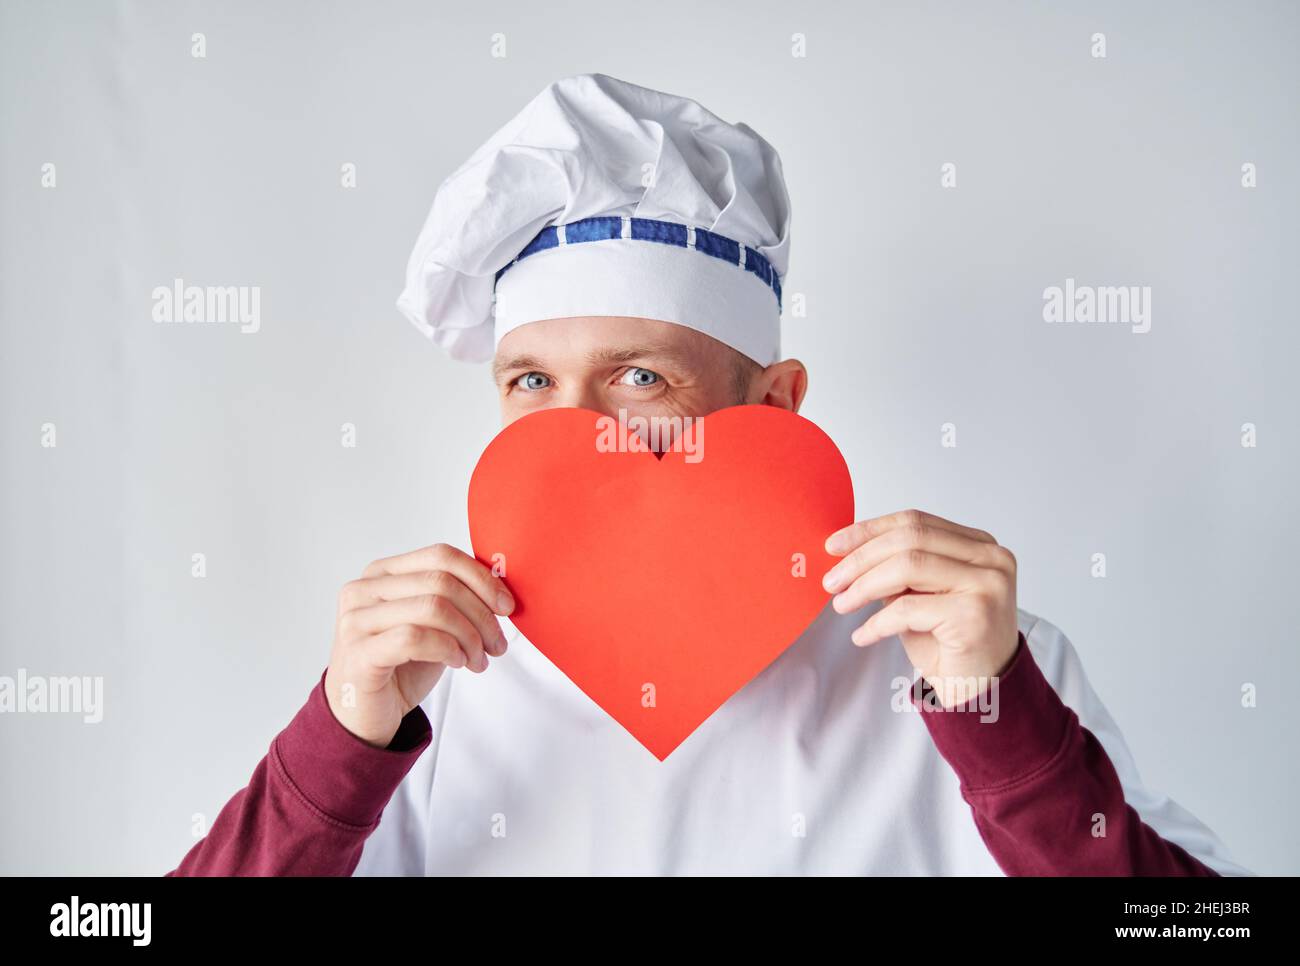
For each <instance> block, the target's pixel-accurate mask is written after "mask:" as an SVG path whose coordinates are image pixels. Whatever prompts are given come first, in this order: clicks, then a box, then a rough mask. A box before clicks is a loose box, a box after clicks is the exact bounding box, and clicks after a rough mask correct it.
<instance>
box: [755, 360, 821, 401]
mask: <svg viewBox="0 0 1300 966" xmlns="http://www.w3.org/2000/svg"><path fill="white" fill-rule="evenodd" d="M807 392H808V370H807V369H805V368H804V365H803V363H802V362H800V361H799V360H798V359H783V360H782V361H780V362H774V363H772V364H771V365H770V366H768V367H767V368H766V369H764V370H763V371H762V372H760V373H759V374H758V375H757V376H755V377H754V379H753V381H752V382H750V384H749V399H748V400H747V402H750V403H758V404H761V405H764V406H779V407H780V408H782V409H788V410H790V411H791V412H793V413H797V412H798V411H799V405H800V404H801V403H802V402H803V397H804V395H805V394H806V393H807Z"/></svg>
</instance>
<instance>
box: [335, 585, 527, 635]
mask: <svg viewBox="0 0 1300 966" xmlns="http://www.w3.org/2000/svg"><path fill="white" fill-rule="evenodd" d="M426 594H438V595H441V596H444V597H449V598H451V600H452V601H453V603H455V605H456V607H457V608H458V609H459V610H460V612H461V613H462V614H464V615H465V616H466V617H468V618H469V619H470V620H471V621H472V622H473V624H474V627H475V629H477V630H478V632H479V636H480V637H482V639H483V640H484V641H486V642H487V643H488V644H490V645H491V646H490V647H488V653H489V654H492V655H495V656H500V655H502V654H504V653H505V652H506V636H505V634H504V633H503V632H502V630H501V625H500V624H499V623H498V622H497V619H496V617H495V616H494V615H493V613H492V611H491V609H490V608H489V607H488V605H487V604H486V603H484V602H483V600H482V599H481V598H480V597H479V596H478V595H477V594H475V593H474V592H473V591H472V590H470V589H469V588H468V587H466V586H465V584H464V583H462V582H461V580H460V579H459V578H458V577H455V576H453V575H452V574H450V573H449V572H447V571H446V570H423V571H416V572H414V573H403V574H385V575H384V576H382V577H369V578H362V579H360V580H354V581H351V582H350V583H348V584H345V585H344V587H343V590H342V592H341V593H340V594H339V614H340V615H342V614H344V613H347V612H348V611H352V610H358V609H360V608H362V607H369V606H371V605H373V604H378V603H380V602H382V601H388V600H401V599H402V598H404V597H422V596H424V595H426Z"/></svg>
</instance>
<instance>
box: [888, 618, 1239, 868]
mask: <svg viewBox="0 0 1300 966" xmlns="http://www.w3.org/2000/svg"><path fill="white" fill-rule="evenodd" d="M995 686H996V688H997V702H996V706H995V705H993V704H991V703H990V704H986V707H987V708H988V710H989V711H990V712H992V711H993V710H994V708H995V707H996V712H997V713H996V717H995V719H994V715H992V714H989V715H988V717H989V718H990V719H994V720H988V721H981V717H983V715H982V714H981V712H980V710H979V708H978V699H972V700H971V701H970V702H968V703H966V704H965V705H963V706H961V710H955V709H954V710H953V711H951V712H945V711H941V710H930V708H931V707H937V706H936V705H935V704H934V702H933V701H931V700H927V698H929V697H930V695H929V694H925V695H924V696H918V694H917V692H916V690H915V689H914V690H913V691H912V692H911V695H912V703H913V705H915V706H917V707H918V708H919V709H920V710H921V711H922V712H923V713H922V715H921V718H922V720H924V721H925V723H926V727H927V728H928V729H929V731H930V736H931V738H932V739H933V740H934V743H935V746H936V747H937V748H938V750H939V753H940V754H941V755H942V756H943V757H944V759H945V760H946V761H947V762H948V763H949V764H950V765H951V766H952V768H953V770H954V771H955V772H956V773H957V777H958V779H959V781H960V782H961V791H962V798H964V799H965V800H966V802H967V803H968V804H969V805H970V807H971V811H972V812H973V814H974V816H975V824H976V826H977V827H978V828H979V832H980V835H981V836H982V837H983V839H984V844H985V845H987V846H988V849H989V852H990V853H992V855H993V858H994V859H995V860H997V863H998V865H999V866H1000V867H1001V868H1002V871H1003V872H1005V873H1006V874H1007V875H1030V876H1032V875H1038V876H1048V875H1085V876H1086V875H1098V876H1100V875H1162V876H1173V875H1179V876H1183V875H1197V876H1217V875H1218V874H1219V873H1218V872H1215V871H1214V870H1213V869H1210V868H1209V867H1208V866H1206V865H1204V864H1203V863H1202V862H1200V861H1199V860H1197V859H1196V858H1194V857H1193V856H1192V855H1190V854H1189V853H1188V852H1187V851H1186V850H1185V849H1183V848H1182V847H1181V846H1178V845H1175V844H1174V843H1172V842H1169V841H1167V840H1166V839H1164V838H1161V837H1160V835H1159V834H1158V833H1156V831H1155V830H1154V829H1152V828H1151V827H1150V826H1149V825H1147V824H1145V823H1144V822H1143V821H1142V819H1141V817H1140V816H1139V815H1138V813H1137V812H1136V810H1134V808H1133V807H1132V806H1131V805H1128V804H1127V803H1126V802H1125V801H1124V789H1123V786H1122V785H1121V784H1120V779H1119V775H1118V774H1117V773H1116V771H1115V766H1114V765H1113V764H1112V763H1111V760H1110V758H1109V756H1108V755H1107V754H1106V751H1105V749H1104V748H1103V747H1102V746H1101V743H1100V742H1099V741H1098V740H1097V738H1096V737H1095V736H1094V735H1093V734H1092V732H1090V731H1089V730H1088V729H1087V728H1085V727H1083V726H1082V725H1081V724H1080V723H1079V717H1078V715H1077V714H1076V713H1075V712H1074V710H1073V709H1072V708H1069V707H1067V706H1066V705H1065V704H1064V703H1063V702H1062V701H1061V699H1060V697H1059V696H1058V695H1057V693H1056V691H1055V690H1054V689H1053V688H1052V686H1051V684H1049V683H1048V681H1047V679H1046V678H1045V677H1043V673H1042V670H1041V669H1040V668H1039V667H1038V662H1037V661H1035V660H1034V657H1033V654H1032V653H1031V651H1030V650H1029V644H1028V642H1027V641H1026V640H1025V635H1024V634H1023V633H1021V635H1020V642H1019V644H1018V645H1017V648H1016V653H1015V656H1014V657H1013V658H1012V660H1011V663H1010V664H1009V665H1007V668H1006V670H1005V671H1004V672H1003V673H1002V675H1001V676H1000V677H999V678H998V680H997V682H996V685H995ZM1097 813H1101V814H1102V815H1104V816H1105V833H1106V834H1105V835H1104V836H1095V835H1094V834H1093V827H1094V821H1093V816H1094V815H1096V814H1097Z"/></svg>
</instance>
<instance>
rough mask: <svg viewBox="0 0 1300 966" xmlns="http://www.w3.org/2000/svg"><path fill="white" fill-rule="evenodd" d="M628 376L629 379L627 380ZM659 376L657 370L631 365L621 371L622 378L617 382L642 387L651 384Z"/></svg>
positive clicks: (655, 381) (656, 380)
mask: <svg viewBox="0 0 1300 966" xmlns="http://www.w3.org/2000/svg"><path fill="white" fill-rule="evenodd" d="M629 377H630V380H631V381H629ZM660 378H661V377H660V375H659V373H657V372H653V371H651V370H649V369H641V368H639V367H633V368H631V369H629V370H628V371H627V372H625V373H623V378H622V379H620V380H619V382H620V383H621V384H622V385H624V386H637V387H638V388H644V387H646V386H653V385H654V384H655V383H657V382H658V381H659V380H660Z"/></svg>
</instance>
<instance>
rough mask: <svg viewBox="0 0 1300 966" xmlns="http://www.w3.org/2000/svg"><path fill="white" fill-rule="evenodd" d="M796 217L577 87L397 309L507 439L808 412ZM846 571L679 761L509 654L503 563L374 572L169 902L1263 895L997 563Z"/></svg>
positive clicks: (882, 528) (729, 149) (856, 566)
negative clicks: (533, 886)
mask: <svg viewBox="0 0 1300 966" xmlns="http://www.w3.org/2000/svg"><path fill="white" fill-rule="evenodd" d="M789 213H790V212H789V199H788V197H787V195H786V190H785V184H784V180H783V175H782V170H781V163H780V159H779V157H778V156H777V154H776V152H775V151H774V150H773V149H772V147H771V146H770V145H769V144H768V143H767V142H766V141H764V140H763V139H762V138H760V137H759V136H758V135H757V134H755V133H754V132H753V131H752V130H750V129H749V128H748V127H746V126H745V125H732V124H728V123H726V122H724V121H721V120H720V119H719V118H717V117H715V116H714V115H712V114H711V113H709V112H708V111H706V110H705V109H704V108H702V107H701V106H700V105H699V104H697V103H695V102H694V101H690V100H688V99H685V98H680V97H675V96H672V95H668V94H664V93H662V92H657V91H651V90H648V89H646V88H641V87H637V86H635V85H632V84H627V83H624V82H621V81H618V80H616V79H614V78H611V77H607V76H605V75H601V74H589V75H580V76H574V77H568V78H564V79H562V80H560V81H558V82H556V83H555V84H552V85H550V86H549V87H548V88H547V89H546V90H544V91H543V92H542V93H541V94H539V95H538V96H537V97H536V98H535V99H534V100H533V101H532V102H530V104H529V105H528V106H527V107H526V108H525V109H524V110H523V111H522V112H521V113H520V114H519V115H518V116H517V117H516V118H515V119H514V120H512V121H511V122H510V123H509V124H507V125H506V126H505V127H503V128H501V129H500V130H499V131H498V132H497V133H496V134H494V135H493V137H492V138H491V139H489V140H488V142H487V143H486V144H484V145H483V146H482V147H481V148H480V149H479V150H478V151H477V152H475V154H474V155H473V156H472V157H471V158H470V159H469V161H467V162H466V163H465V164H464V165H462V166H461V168H459V169H458V170H457V171H456V172H455V173H453V174H452V175H451V176H450V177H449V178H447V179H446V180H445V181H444V182H443V184H442V185H441V186H440V188H439V191H438V193H437V196H436V198H435V201H434V204H433V209H432V211H431V212H430V215H429V218H428V220H427V222H426V224H425V226H424V230H423V231H422V233H421V235H420V238H419V240H418V241H417V243H416V247H415V251H414V253H413V255H412V257H411V261H410V265H409V267H408V275H407V286H406V289H405V291H404V292H403V294H402V297H401V299H400V300H399V305H400V306H401V307H402V309H403V311H404V312H405V313H406V314H407V315H408V317H410V318H411V320H412V321H413V322H414V323H415V324H416V325H417V326H418V327H419V328H420V329H421V330H422V331H423V332H424V333H425V334H426V335H427V336H428V337H429V338H430V339H432V340H433V341H434V342H435V343H437V344H438V345H440V346H442V347H443V348H444V349H446V350H447V351H448V352H449V353H450V354H451V355H452V356H453V357H455V358H458V359H465V360H478V361H486V360H487V359H489V358H490V359H492V360H493V374H494V378H495V380H496V383H497V387H498V390H499V394H500V402H501V415H502V421H503V423H506V424H509V423H511V422H513V421H514V420H516V419H518V418H520V417H522V416H524V415H526V414H528V413H530V412H534V411H536V410H539V409H544V408H547V407H553V406H565V407H583V408H587V409H591V410H595V411H597V412H599V413H604V414H608V415H618V414H620V413H623V414H625V415H626V414H630V415H634V416H642V417H648V418H650V419H653V418H654V417H685V416H706V415H707V414H708V413H710V412H713V411H716V410H718V409H721V408H723V407H726V406H730V405H734V404H737V403H749V404H762V405H769V406H779V407H782V408H785V409H788V410H791V411H797V410H798V408H799V406H800V404H801V402H802V400H803V398H804V394H805V391H806V389H807V385H808V375H807V373H806V371H805V369H804V367H803V366H802V365H801V364H800V363H799V362H798V361H796V360H781V359H780V356H779V321H780V311H781V309H780V306H781V298H782V294H781V292H782V290H781V282H782V278H783V276H784V274H785V270H786V267H787V264H788V254H789ZM521 485H529V481H521ZM609 536H610V539H611V540H617V539H618V538H619V535H618V534H610V535H609ZM826 549H827V551H828V552H829V553H831V554H834V555H836V556H839V557H841V558H842V559H841V561H840V562H839V563H838V564H837V565H836V566H835V567H834V568H833V569H832V570H831V571H830V572H829V573H828V574H827V575H826V576H825V580H824V586H825V588H826V590H827V591H828V592H829V593H832V594H833V595H834V596H833V597H832V599H831V603H830V605H829V606H828V607H827V608H826V609H825V610H824V611H823V612H822V613H821V615H820V616H819V617H818V618H817V619H816V621H814V623H813V624H812V625H811V626H810V627H809V628H808V629H807V631H806V632H805V633H803V634H802V635H801V636H800V637H799V639H798V640H797V641H795V642H793V643H792V645H791V646H790V647H789V648H788V649H787V650H786V651H785V652H784V653H783V654H782V655H781V656H780V657H779V658H777V660H775V661H774V662H773V663H772V664H771V665H769V666H768V667H767V668H766V669H765V670H763V671H762V672H761V673H760V674H759V675H758V676H757V677H755V678H754V679H753V680H752V681H751V682H750V683H749V684H747V685H746V686H745V687H743V688H742V689H741V690H740V691H739V692H737V693H736V694H735V695H734V696H733V697H732V698H731V699H730V700H728V701H727V702H726V703H725V704H724V705H723V706H722V707H721V708H719V709H718V710H717V711H716V712H715V713H714V714H713V715H712V716H711V717H710V718H709V719H708V720H706V721H705V722H704V723H703V724H702V725H701V726H700V727H699V728H698V729H697V730H696V731H695V732H694V733H693V734H691V735H690V737H689V738H687V739H686V740H685V741H684V742H683V743H682V744H681V745H680V746H679V747H678V748H677V749H676V750H674V751H673V753H672V754H671V755H669V756H668V757H667V758H666V759H665V760H664V761H662V762H661V761H659V760H657V759H656V758H655V757H653V756H652V755H650V754H648V753H646V750H645V749H644V748H642V747H641V746H640V745H638V744H637V743H636V741H635V740H634V739H632V738H631V736H630V735H629V734H628V733H627V732H626V731H624V730H623V729H622V727H621V726H620V725H618V724H617V723H616V722H615V721H614V720H613V719H612V718H610V717H609V716H608V715H606V714H605V713H604V712H603V711H602V710H601V709H600V708H599V707H597V706H596V705H595V704H594V703H593V702H592V701H590V700H589V699H588V698H587V697H586V695H585V694H583V693H582V692H581V691H580V690H579V689H578V688H577V687H576V686H575V685H574V684H573V683H572V682H571V681H569V680H568V678H566V677H565V676H564V675H563V674H562V673H561V672H560V671H559V670H558V669H557V668H556V667H555V666H554V665H553V664H551V663H550V662H549V661H548V660H547V659H546V658H545V657H543V656H542V655H541V654H540V652H538V651H537V649H536V648H535V647H533V646H532V644H531V643H530V642H528V641H527V640H525V639H524V638H523V637H522V636H520V635H519V633H518V631H517V629H516V628H514V627H513V625H511V624H509V623H508V622H506V623H505V624H504V625H503V623H502V621H503V620H504V619H505V618H508V616H509V614H510V613H511V611H512V609H513V607H514V601H513V599H512V597H511V594H510V588H509V586H508V581H506V580H503V579H501V578H499V577H497V576H494V575H493V573H492V572H491V571H490V570H489V569H488V568H487V567H486V566H484V564H483V563H481V562H480V561H478V560H476V559H475V558H474V557H473V556H471V555H470V554H468V553H466V552H464V551H462V550H458V549H456V548H453V547H450V546H446V545H443V544H438V545H435V546H431V547H425V548H423V549H419V550H414V551H412V552H410V553H406V554H400V555H397V556H393V557H388V558H385V559H382V560H378V561H376V562H374V563H372V564H371V565H370V566H369V567H367V568H366V569H365V571H364V572H363V574H362V575H361V577H360V578H359V579H357V580H355V581H352V582H350V583H349V584H348V585H347V586H345V587H344V588H343V591H342V593H341V594H340V597H339V611H338V618H337V632H336V637H335V641H334V648H333V652H332V654H331V656H330V663H329V666H328V668H327V669H326V670H325V672H324V674H323V675H322V678H321V681H320V682H319V683H318V685H317V686H316V687H315V688H313V690H312V691H311V694H310V697H309V699H308V701H307V703H306V705H305V706H304V707H303V708H302V709H301V710H300V711H299V713H298V715H297V716H296V717H295V718H294V719H293V721H292V722H291V723H290V724H289V726H288V727H287V728H286V729H285V730H284V731H283V732H282V733H281V734H280V735H278V736H277V738H276V739H275V741H274V742H273V743H272V746H271V748H270V751H269V753H268V755H267V756H266V758H265V759H264V760H263V761H262V762H261V763H260V764H259V765H258V767H257V769H256V771H255V772H254V774H253V777H252V780H251V781H250V783H249V785H248V787H247V788H245V789H243V790H241V791H240V792H239V793H238V794H236V795H235V797H234V798H233V799H232V800H231V801H230V803H229V804H227V806H226V807H225V809H224V810H223V811H222V813H221V814H220V815H219V816H218V818H217V821H216V822H215V823H214V825H213V827H212V829H211V831H210V832H209V834H208V836H207V837H206V838H205V839H204V840H203V841H201V842H199V843H198V844H196V845H195V846H194V848H193V849H192V850H191V852H190V853H189V854H188V855H187V856H186V857H185V859H184V860H183V861H182V863H181V864H180V866H179V867H178V868H177V869H175V870H173V872H172V873H169V874H181V875H203V874H333V875H349V874H353V873H357V874H414V875H419V874H440V873H523V874H532V873H558V874H569V873H612V874H621V873H649V874H694V873H745V874H748V873H776V874H790V873H857V874H871V873H882V874H976V875H996V874H999V873H1006V874H1013V875H1058V874H1108V875H1110V874H1118V875H1131V874H1159V875H1216V874H1249V873H1248V872H1247V871H1246V870H1245V869H1243V868H1241V867H1240V866H1239V865H1237V864H1236V863H1235V862H1233V861H1232V859H1231V858H1230V857H1229V855H1228V853H1227V851H1226V849H1225V848H1224V846H1223V844H1222V843H1221V842H1220V841H1219V840H1218V839H1217V838H1216V837H1215V836H1214V834H1213V833H1212V832H1210V830H1209V829H1207V828H1206V827H1205V826H1204V825H1203V824H1201V823H1200V822H1198V821H1197V820H1196V819H1195V818H1194V817H1193V816H1192V815H1190V814H1188V813H1187V812H1186V811H1185V810H1183V809H1182V808H1180V807H1179V806H1178V805H1177V804H1175V803H1174V802H1172V801H1171V800H1169V799H1168V798H1166V797H1164V796H1161V795H1158V794H1156V793H1154V792H1152V791H1149V790H1148V789H1146V788H1145V787H1143V785H1142V783H1141V781H1140V779H1139V777H1138V773H1137V771H1136V768H1135V766H1134V763H1133V760H1132V756H1131V755H1130V753H1129V751H1128V748H1127V747H1126V746H1125V743H1124V740H1123V738H1122V736H1121V735H1120V733H1119V730H1118V729H1117V728H1116V726H1115V723H1114V721H1112V720H1111V718H1110V716H1109V714H1108V713H1107V712H1106V710H1105V708H1104V707H1103V706H1102V704H1101V702H1100V701H1099V700H1098V698H1097V696H1096V695H1095V694H1094V692H1093V691H1092V689H1091V687H1090V686H1089V684H1088V681H1087V678H1086V677H1085V675H1084V672H1083V669H1082V667H1081V666H1080V663H1079V658H1078V655H1077V654H1076V653H1075V650H1074V648H1073V647H1072V645H1071V644H1070V642H1069V641H1068V640H1067V639H1066V638H1065V637H1064V636H1063V635H1062V633H1061V632H1060V631H1059V630H1058V629H1057V628H1055V627H1054V626H1052V625H1051V624H1049V623H1048V622H1047V621H1044V620H1041V619H1039V618H1037V617H1035V616H1034V615H1032V614H1030V613H1027V612H1025V611H1023V610H1020V609H1018V607H1017V604H1016V562H1015V558H1014V556H1013V555H1012V554H1011V552H1010V551H1009V550H1007V549H1006V548H1004V547H1002V546H1000V545H999V544H998V543H997V541H996V540H994V538H993V537H992V536H990V535H989V534H988V533H986V532H984V531H983V530H980V529H978V528H975V527H970V526H965V525H962V524H959V523H954V522H952V521H950V520H945V519H943V518H941V517H938V516H935V515H932V514H927V513H921V512H918V511H911V510H909V511H904V512H899V513H891V514H888V515H885V516H881V517H876V518H872V519H866V520H863V521H861V522H858V523H856V524H854V525H852V526H849V527H846V528H845V529H843V530H841V531H839V532H837V533H833V534H828V535H827V542H826ZM648 592H649V594H650V596H652V597H653V596H655V595H654V591H653V588H652V589H650V590H649V591H648ZM573 606H575V607H581V606H582V601H581V600H580V599H575V600H574V601H573ZM628 633H629V634H632V633H637V628H636V627H635V625H634V623H633V624H632V626H629V628H628ZM854 645H857V646H854ZM449 669H450V670H449ZM918 677H919V678H920V679H921V680H922V681H923V682H924V685H923V686H922V687H919V688H914V687H913V682H914V681H915V680H916V679H917V678H918ZM970 680H975V681H981V682H991V683H990V684H989V685H987V686H986V687H985V689H984V690H982V691H981V692H979V693H978V694H975V695H972V694H970V693H969V692H964V691H961V690H960V689H959V688H958V687H957V684H958V683H960V682H965V681H970ZM927 689H928V690H927ZM992 696H996V701H994V702H988V703H986V699H988V698H990V697H992ZM927 708H932V709H936V710H922V709H927ZM944 709H948V710H944ZM981 712H983V713H981Z"/></svg>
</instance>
